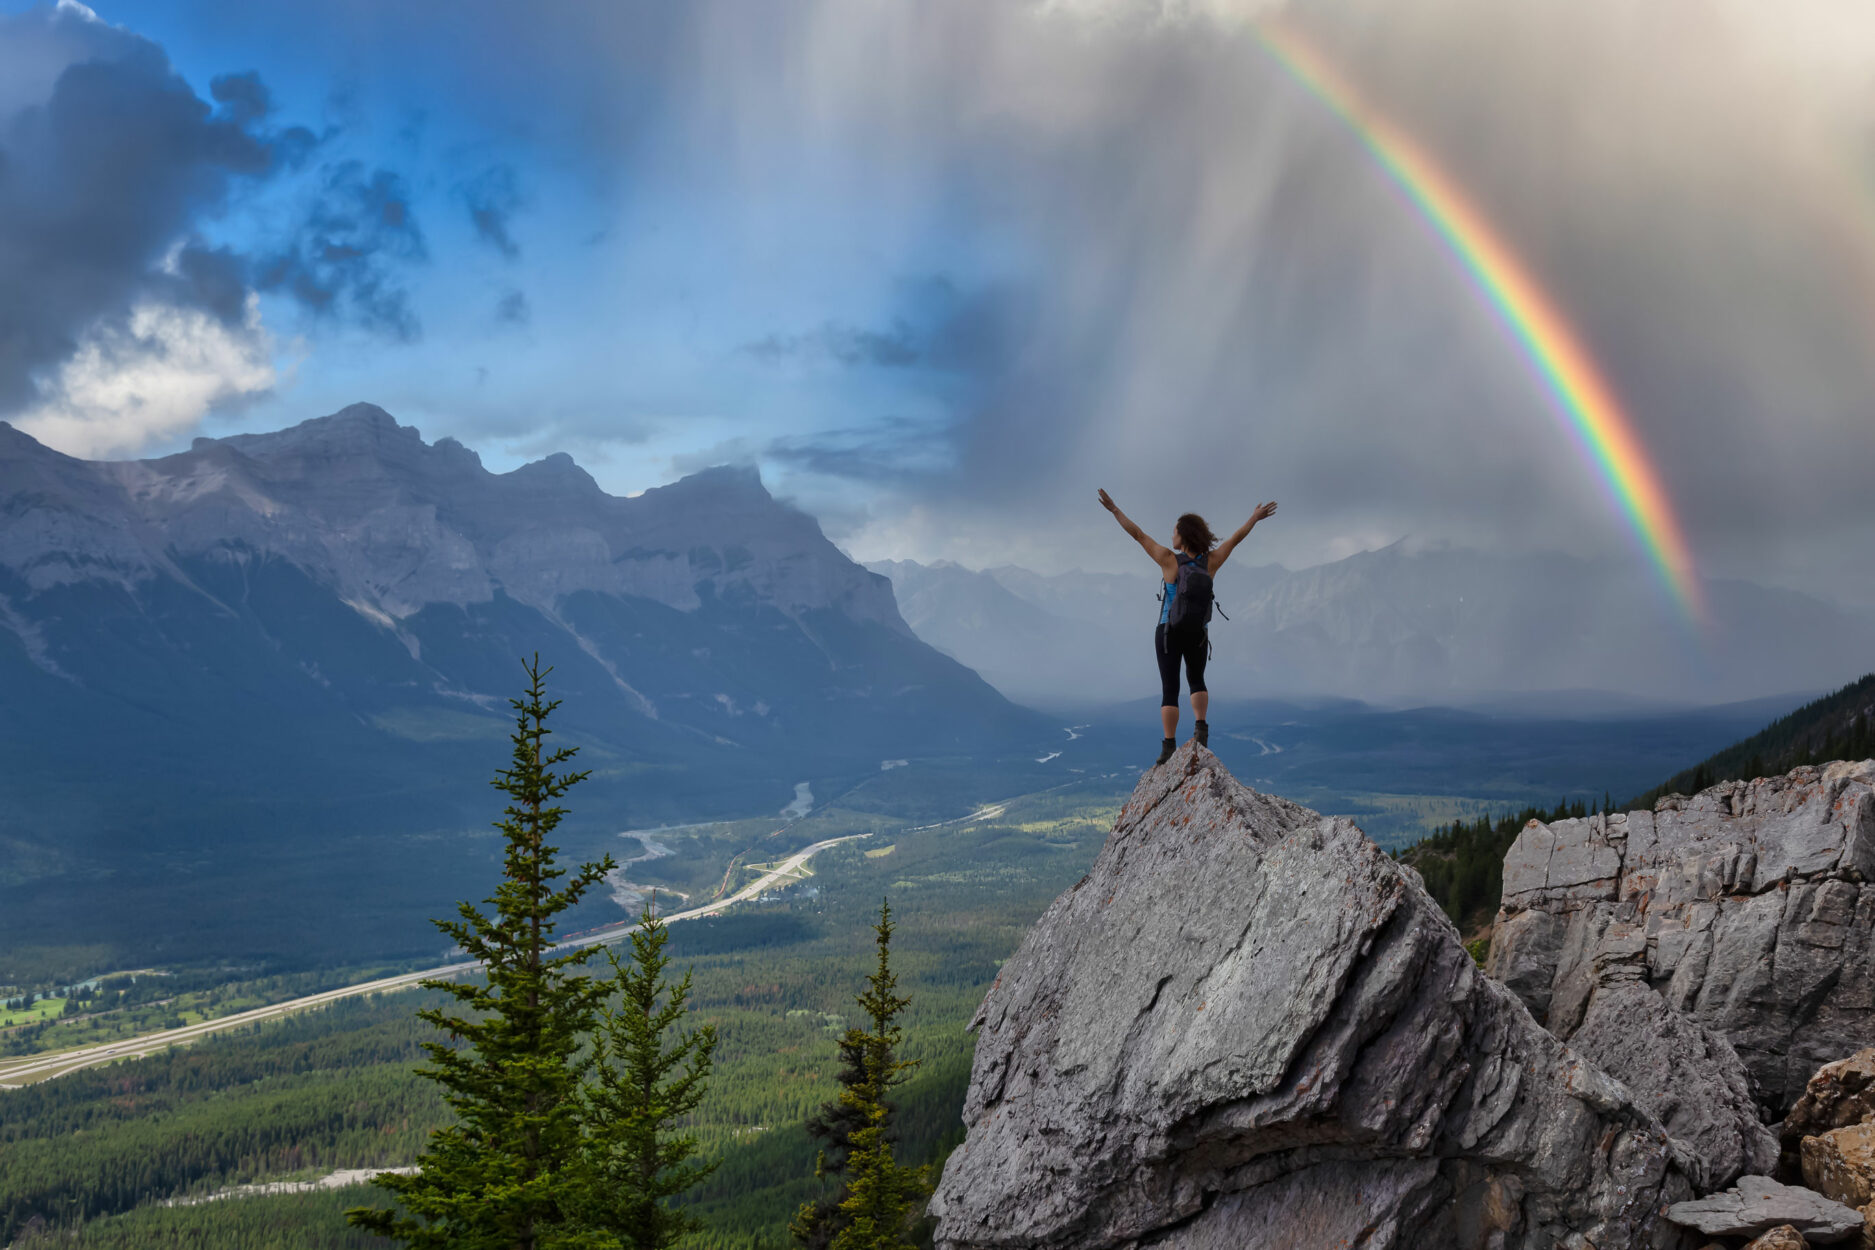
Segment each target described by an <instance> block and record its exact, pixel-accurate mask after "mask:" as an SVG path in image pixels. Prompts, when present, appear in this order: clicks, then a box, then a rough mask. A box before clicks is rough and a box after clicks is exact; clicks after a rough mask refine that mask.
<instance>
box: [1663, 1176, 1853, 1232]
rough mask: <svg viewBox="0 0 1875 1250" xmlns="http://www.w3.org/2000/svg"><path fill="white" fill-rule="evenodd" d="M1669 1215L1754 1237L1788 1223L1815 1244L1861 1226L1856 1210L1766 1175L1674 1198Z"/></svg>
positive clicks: (1703, 1226) (1700, 1226)
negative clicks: (1719, 1189) (1688, 1198)
mask: <svg viewBox="0 0 1875 1250" xmlns="http://www.w3.org/2000/svg"><path fill="white" fill-rule="evenodd" d="M1667 1218H1668V1219H1669V1220H1671V1221H1673V1222H1674V1223H1676V1224H1684V1225H1685V1226H1686V1227H1688V1228H1696V1229H1698V1230H1699V1231H1700V1232H1702V1233H1705V1234H1706V1235H1708V1236H1712V1237H1756V1236H1758V1235H1760V1234H1762V1233H1767V1232H1769V1231H1770V1230H1771V1229H1773V1228H1776V1227H1777V1226H1778V1225H1780V1224H1788V1225H1790V1226H1791V1227H1792V1228H1794V1229H1796V1230H1797V1231H1798V1232H1799V1233H1802V1234H1803V1236H1804V1238H1805V1239H1806V1240H1809V1241H1812V1242H1815V1243H1817V1244H1818V1245H1830V1244H1832V1243H1834V1242H1838V1241H1847V1240H1848V1239H1849V1238H1851V1237H1853V1236H1854V1235H1855V1234H1856V1232H1857V1231H1858V1230H1859V1229H1861V1227H1862V1215H1861V1213H1860V1212H1859V1211H1856V1210H1855V1209H1853V1208H1851V1207H1845V1206H1844V1205H1842V1203H1840V1202H1832V1201H1830V1200H1829V1199H1828V1198H1825V1197H1824V1196H1823V1195H1822V1194H1819V1193H1813V1192H1812V1191H1810V1190H1808V1189H1803V1188H1801V1187H1799V1186H1796V1185H1780V1184H1778V1183H1777V1182H1776V1181H1774V1180H1772V1179H1771V1178H1770V1177H1768V1176H1746V1177H1742V1178H1740V1180H1739V1182H1738V1184H1737V1185H1735V1186H1734V1187H1732V1188H1731V1189H1727V1190H1725V1191H1724V1192H1722V1193H1716V1194H1709V1195H1707V1196H1706V1197H1704V1198H1699V1199H1696V1200H1694V1201H1692V1202H1677V1203H1675V1204H1673V1206H1671V1207H1669V1208H1668V1209H1667Z"/></svg>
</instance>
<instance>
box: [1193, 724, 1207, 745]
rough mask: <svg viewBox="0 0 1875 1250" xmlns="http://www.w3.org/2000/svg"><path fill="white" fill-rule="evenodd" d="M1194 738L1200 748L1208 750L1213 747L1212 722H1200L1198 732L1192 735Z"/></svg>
mask: <svg viewBox="0 0 1875 1250" xmlns="http://www.w3.org/2000/svg"><path fill="white" fill-rule="evenodd" d="M1192 738H1193V740H1195V741H1196V742H1197V743H1198V745H1199V746H1201V747H1207V748H1208V747H1209V746H1210V745H1211V722H1210V721H1205V720H1201V721H1199V722H1198V731H1197V732H1196V733H1194V734H1192Z"/></svg>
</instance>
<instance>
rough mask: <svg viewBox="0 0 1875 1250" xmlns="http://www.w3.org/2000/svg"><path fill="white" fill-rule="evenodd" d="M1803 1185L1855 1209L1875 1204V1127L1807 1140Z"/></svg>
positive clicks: (1838, 1130)
mask: <svg viewBox="0 0 1875 1250" xmlns="http://www.w3.org/2000/svg"><path fill="white" fill-rule="evenodd" d="M1802 1151H1803V1183H1804V1184H1805V1185H1808V1186H1809V1187H1810V1188H1811V1189H1814V1190H1816V1192H1818V1193H1819V1194H1822V1195H1823V1196H1825V1197H1827V1198H1834V1199H1835V1200H1836V1201H1837V1202H1840V1203H1842V1204H1844V1205H1845V1206H1851V1207H1858V1208H1859V1207H1866V1206H1868V1205H1869V1204H1870V1203H1871V1202H1875V1124H1852V1125H1850V1126H1849V1127H1847V1128H1833V1129H1831V1130H1829V1131H1828V1132H1827V1133H1822V1134H1819V1135H1818V1136H1815V1137H1806V1138H1804V1139H1803V1147H1802Z"/></svg>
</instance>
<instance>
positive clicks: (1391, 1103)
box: [931, 743, 1696, 1250]
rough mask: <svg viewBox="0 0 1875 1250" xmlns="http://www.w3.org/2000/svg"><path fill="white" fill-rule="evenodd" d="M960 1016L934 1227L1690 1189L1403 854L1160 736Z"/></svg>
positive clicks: (1403, 1240)
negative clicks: (957, 1130)
mask: <svg viewBox="0 0 1875 1250" xmlns="http://www.w3.org/2000/svg"><path fill="white" fill-rule="evenodd" d="M973 1027H974V1028H975V1029H976V1030H977V1032H978V1040H977V1049H976V1059H975V1064H974V1067H973V1069H972V1074H971V1082H970V1091H969V1096H968V1098H967V1100H966V1103H965V1108H964V1119H965V1121H966V1123H967V1124H968V1126H969V1134H968V1137H967V1138H966V1140H965V1142H964V1144H963V1145H962V1146H960V1147H959V1148H958V1149H957V1151H956V1152H955V1153H953V1154H952V1156H951V1158H950V1160H949V1162H948V1163H947V1165H946V1167H945V1170H944V1174H943V1177H942V1178H941V1180H940V1182H939V1184H938V1186H937V1192H936V1194H935V1196H934V1198H933V1200H932V1207H931V1210H932V1213H933V1214H935V1215H936V1216H937V1217H938V1225H937V1241H938V1244H939V1245H940V1246H944V1247H949V1248H952V1250H964V1248H966V1247H970V1248H975V1247H1017V1246H1021V1247H1036V1248H1041V1247H1063V1248H1065V1247H1070V1246H1072V1247H1086V1248H1095V1247H1146V1246H1153V1247H1168V1248H1170V1247H1178V1248H1181V1250H1197V1248H1199V1247H1218V1248H1220V1250H1222V1248H1223V1247H1232V1248H1239V1247H1263V1246H1267V1247H1272V1248H1273V1247H1278V1246H1280V1247H1315V1246H1322V1247H1326V1246H1335V1245H1348V1246H1363V1247H1369V1248H1371V1250H1384V1248H1386V1247H1420V1246H1440V1247H1449V1248H1451V1250H1472V1248H1473V1247H1476V1248H1478V1250H1484V1248H1485V1247H1495V1248H1498V1250H1515V1248H1517V1247H1528V1248H1530V1250H1536V1248H1537V1247H1544V1248H1549V1247H1555V1246H1560V1245H1589V1244H1592V1245H1594V1246H1596V1247H1598V1248H1599V1250H1617V1248H1620V1247H1642V1246H1648V1247H1680V1246H1690V1245H1693V1244H1696V1243H1694V1242H1693V1241H1691V1240H1689V1239H1688V1238H1687V1237H1686V1236H1685V1235H1684V1234H1683V1233H1682V1232H1681V1230H1679V1229H1677V1228H1675V1227H1674V1226H1672V1225H1670V1224H1668V1223H1666V1222H1665V1221H1664V1220H1661V1219H1660V1218H1659V1212H1660V1211H1661V1210H1662V1209H1663V1207H1664V1206H1665V1205H1666V1204H1667V1203H1670V1202H1672V1201H1674V1200H1676V1199H1678V1198H1682V1197H1687V1196H1690V1193H1691V1192H1692V1191H1691V1187H1690V1184H1689V1183H1688V1180H1687V1179H1686V1177H1685V1176H1684V1175H1683V1173H1682V1172H1681V1171H1680V1170H1679V1168H1678V1166H1677V1164H1676V1163H1675V1161H1674V1160H1675V1151H1674V1149H1673V1147H1672V1146H1671V1145H1670V1144H1669V1141H1668V1139H1667V1136H1666V1134H1665V1131H1664V1129H1662V1127H1661V1126H1660V1124H1659V1122H1658V1121H1657V1120H1656V1119H1654V1117H1652V1116H1651V1115H1649V1114H1648V1113H1647V1112H1646V1111H1645V1110H1643V1109H1642V1108H1641V1107H1639V1106H1637V1105H1636V1104H1635V1102H1634V1101H1633V1099H1632V1098H1631V1097H1630V1096H1629V1095H1628V1093H1627V1091H1626V1090H1625V1089H1624V1088H1623V1087H1622V1086H1621V1085H1620V1084H1618V1083H1617V1082H1615V1081H1613V1080H1611V1079H1610V1078H1608V1077H1607V1076H1605V1075H1604V1074H1602V1073H1601V1072H1600V1071H1598V1070H1597V1069H1596V1068H1594V1067H1592V1066H1591V1065H1589V1064H1587V1063H1585V1062H1583V1061H1582V1060H1581V1058H1580V1057H1578V1056H1577V1055H1576V1054H1575V1053H1574V1052H1572V1051H1571V1050H1570V1049H1569V1048H1568V1047H1566V1046H1564V1045H1563V1044H1561V1043H1560V1042H1558V1041H1557V1040H1556V1039H1555V1038H1554V1037H1552V1036H1551V1035H1550V1034H1549V1033H1547V1032H1545V1031H1544V1030H1543V1029H1542V1028H1540V1027H1539V1026H1538V1025H1537V1024H1536V1022H1535V1021H1534V1020H1532V1019H1531V1017H1530V1014H1529V1013H1528V1011H1526V1010H1525V1009H1524V1007H1523V1006H1522V1004H1521V1003H1519V1002H1518V1001H1517V999H1516V998H1515V996H1513V995H1512V994H1510V993H1509V992H1508V991H1507V990H1505V989H1503V987H1501V986H1499V985H1497V984H1495V983H1494V982H1492V981H1491V980H1490V979H1488V978H1486V977H1484V976H1482V975H1480V974H1479V972H1478V971H1477V969H1476V967H1475V966H1474V965H1473V963H1472V961H1471V959H1470V958H1469V956H1467V955H1466V953H1465V951H1464V949H1463V947H1462V946H1461V945H1460V943H1459V935H1458V932H1457V930H1456V929H1454V928H1453V926H1452V925H1451V923H1450V922H1449V921H1448V920H1447V919H1446V918H1445V916H1444V914H1443V913H1442V912H1441V911H1440V910H1439V908H1438V907H1437V906H1436V905H1435V904H1434V903H1433V901H1432V900H1431V898H1430V897H1428V896H1427V894H1426V893H1425V891H1424V889H1423V887H1422V886H1421V885H1420V884H1419V881H1418V878H1417V876H1416V875H1414V874H1413V873H1411V872H1410V871H1408V870H1406V869H1404V868H1402V867H1401V866H1399V865H1398V864H1396V863H1394V862H1393V861H1392V860H1391V859H1389V858H1388V857H1387V856H1386V855H1385V854H1384V853H1383V852H1381V851H1380V850H1379V848H1377V847H1376V846H1375V845H1374V844H1373V843H1372V842H1370V841H1368V840H1367V839H1366V838H1365V837H1364V836H1362V834H1361V832H1360V830H1358V829H1357V828H1355V827H1354V826H1353V825H1352V824H1351V823H1349V822H1348V821H1346V820H1332V819H1326V818H1323V817H1321V816H1319V815H1317V814H1316V813H1314V812H1311V811H1309V810H1307V809H1305V808H1302V807H1298V806H1296V805H1295V804H1293V803H1288V802H1285V801H1284V800H1281V799H1277V798H1273V797H1270V796H1267V795H1262V794H1258V793H1256V792H1254V791H1252V790H1249V789H1247V788H1245V787H1244V786H1242V785H1240V784H1238V783H1237V782H1236V781H1235V780H1234V779H1233V778H1232V777H1231V776H1230V775H1229V774H1228V773H1227V772H1226V771H1225V770H1224V768H1223V767H1222V765H1220V764H1219V763H1218V761H1217V758H1216V757H1215V756H1213V755H1212V754H1211V753H1210V752H1208V751H1205V750H1204V749H1202V748H1199V747H1196V746H1195V745H1193V744H1190V743H1187V744H1186V745H1185V746H1184V747H1182V748H1181V749H1180V751H1179V752H1178V754H1176V755H1175V756H1173V758H1172V760H1171V761H1170V762H1169V763H1168V764H1166V765H1164V766H1162V767H1160V768H1156V769H1153V770H1152V771H1151V772H1149V773H1147V774H1146V776H1145V777H1144V778H1142V779H1141V781H1140V783H1139V786H1138V787H1137V789H1135V791H1134V793H1133V795H1132V797H1131V799H1130V800H1129V801H1128V802H1127V804H1126V806H1125V807H1124V808H1123V809H1122V811H1121V813H1120V816H1119V819H1118V820H1117V822H1116V823H1115V826H1114V830H1113V833H1112V835H1111V836H1110V837H1109V838H1108V840H1107V843H1106V846H1105V847H1104V848H1103V849H1102V851H1101V854H1100V856H1099V858H1098V860H1097V861H1096V862H1095V864H1094V867H1093V869H1092V870H1091V871H1090V872H1089V874H1088V875H1087V877H1086V878H1084V879H1083V880H1082V881H1081V882H1080V883H1079V884H1078V885H1076V886H1075V887H1074V888H1072V889H1070V890H1069V891H1068V892H1067V893H1065V894H1063V895H1062V896H1061V897H1060V898H1059V899H1057V900H1056V901H1055V903H1054V904H1053V905H1052V906H1051V907H1050V908H1049V910H1048V912H1047V913H1046V914H1045V915H1044V916H1043V917H1042V919H1041V920H1040V921H1039V922H1038V923H1037V924H1036V926H1035V927H1034V929H1033V930H1031V932H1030V933H1029V936H1028V938H1027V939H1026V940H1025V941H1024V942H1023V944H1022V947H1021V949H1020V950H1018V951H1017V953H1016V954H1015V955H1014V956H1013V957H1012V958H1011V959H1010V960H1009V961H1008V962H1007V963H1006V964H1005V965H1004V966H1003V970H1002V974H1001V976H1000V977H999V978H998V979H997V982H996V984H995V985H994V986H993V987H992V988H991V990H990V992H989V994H988V995H987V996H986V997H985V999H984V1001H983V1005H982V1007H981V1008H980V1009H979V1011H978V1013H977V1016H976V1018H975V1020H974V1022H973ZM1584 1239H1586V1240H1584Z"/></svg>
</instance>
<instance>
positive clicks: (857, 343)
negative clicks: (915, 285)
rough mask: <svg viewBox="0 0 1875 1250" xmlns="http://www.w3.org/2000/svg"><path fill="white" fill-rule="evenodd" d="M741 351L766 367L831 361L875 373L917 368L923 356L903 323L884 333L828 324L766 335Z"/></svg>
mask: <svg viewBox="0 0 1875 1250" xmlns="http://www.w3.org/2000/svg"><path fill="white" fill-rule="evenodd" d="M742 350H743V351H745V352H747V353H748V354H749V355H751V356H753V357H755V358H756V359H757V360H760V361H762V362H764V363H765V364H780V363H783V362H793V361H802V362H808V361H832V362H833V363H835V364H839V365H844V366H846V367H848V368H858V367H867V368H874V369H903V368H906V367H908V366H910V365H915V364H917V363H918V361H919V359H920V357H921V355H922V353H921V352H920V350H919V347H918V344H917V343H915V342H914V341H913V339H912V332H911V327H910V326H908V325H906V324H905V323H904V322H897V323H895V324H893V325H892V326H891V327H890V328H888V329H885V330H866V329H861V328H860V327H858V326H850V325H843V324H841V323H839V322H834V321H828V322H823V323H822V324H821V325H820V326H819V327H818V328H816V329H813V330H809V331H807V332H806V333H804V334H768V335H764V336H763V337H761V338H759V339H756V340H755V341H753V342H750V343H745V344H743V346H742Z"/></svg>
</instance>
